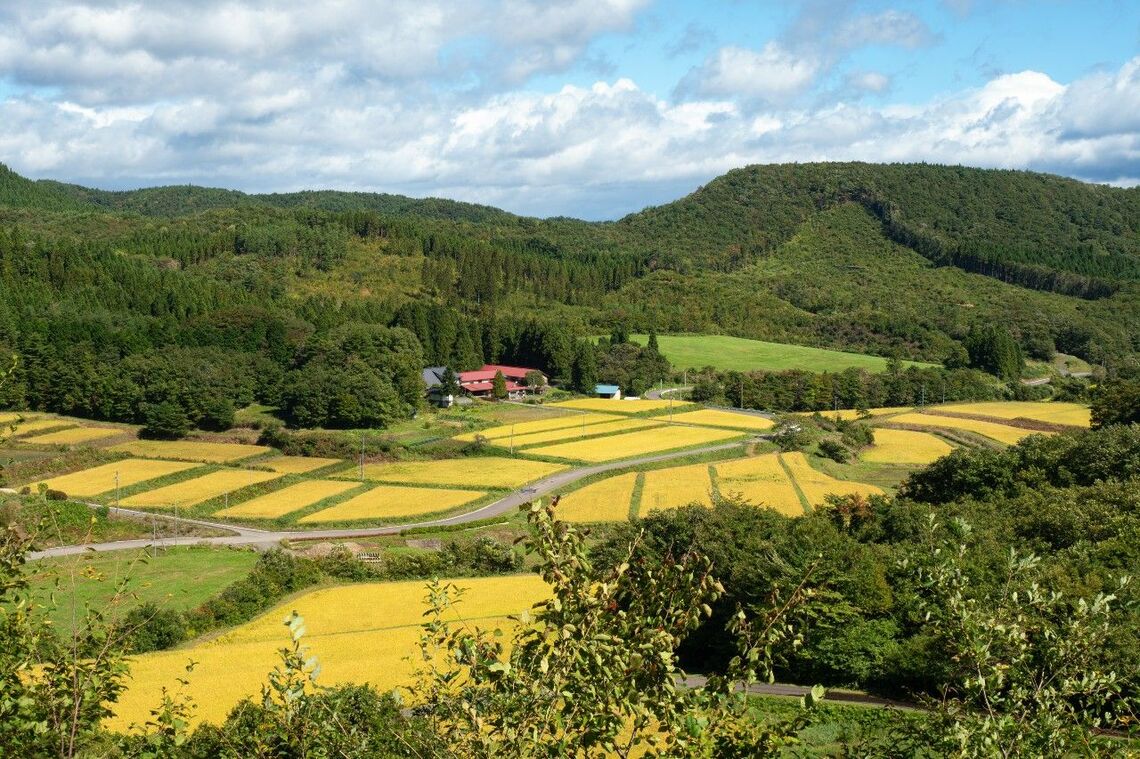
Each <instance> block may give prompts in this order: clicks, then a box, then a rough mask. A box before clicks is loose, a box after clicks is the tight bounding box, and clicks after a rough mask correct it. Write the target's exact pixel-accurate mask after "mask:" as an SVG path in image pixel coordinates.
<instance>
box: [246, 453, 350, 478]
mask: <svg viewBox="0 0 1140 759" xmlns="http://www.w3.org/2000/svg"><path fill="white" fill-rule="evenodd" d="M337 463H341V460H340V459H322V458H317V457H316V456H277V457H275V458H272V459H266V460H265V461H259V462H257V465H258V466H264V467H269V468H270V469H272V470H273V471H274V472H277V473H279V474H305V473H306V472H311V471H313V470H314V469H321V468H322V467H326V466H332V465H333V464H337Z"/></svg>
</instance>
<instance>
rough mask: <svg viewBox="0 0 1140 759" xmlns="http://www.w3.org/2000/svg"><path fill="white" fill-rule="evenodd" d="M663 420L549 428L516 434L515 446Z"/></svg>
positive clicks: (636, 427)
mask: <svg viewBox="0 0 1140 759" xmlns="http://www.w3.org/2000/svg"><path fill="white" fill-rule="evenodd" d="M660 426H661V422H660V421H658V420H655V419H618V420H617V421H615V422H602V423H601V424H590V425H587V426H585V427H567V428H565V429H561V430H549V431H547V432H532V433H530V434H529V435H515V437H514V446H515V448H518V447H519V446H524V445H539V444H541V443H556V442H559V441H561V440H573V439H574V438H580V437H588V436H592V435H605V434H609V433H613V432H629V431H631V430H642V429H647V428H649V427H660ZM510 444H511V438H500V439H499V440H496V441H495V445H498V446H502V447H504V448H506V447H507V446H509V445H510Z"/></svg>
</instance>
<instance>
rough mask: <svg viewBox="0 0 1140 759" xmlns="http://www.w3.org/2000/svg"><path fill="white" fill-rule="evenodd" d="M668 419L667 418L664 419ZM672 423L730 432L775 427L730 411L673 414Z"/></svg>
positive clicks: (752, 415)
mask: <svg viewBox="0 0 1140 759" xmlns="http://www.w3.org/2000/svg"><path fill="white" fill-rule="evenodd" d="M665 418H666V419H668V417H665ZM672 421H674V422H680V423H682V424H699V425H701V426H703V427H726V428H728V429H730V430H770V429H772V428H773V427H775V426H776V423H775V422H773V421H772V420H771V419H765V418H764V417H762V416H755V415H754V414H737V413H733V412H732V411H718V410H717V409H701V410H700V411H685V412H683V413H680V414H674V415H673V419H672Z"/></svg>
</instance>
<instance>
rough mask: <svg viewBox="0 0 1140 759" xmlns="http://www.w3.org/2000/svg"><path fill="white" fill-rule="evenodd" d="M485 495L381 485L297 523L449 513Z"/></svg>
mask: <svg viewBox="0 0 1140 759" xmlns="http://www.w3.org/2000/svg"><path fill="white" fill-rule="evenodd" d="M484 495H485V493H483V492H482V491H478V490H452V489H445V488H413V487H401V486H398V485H379V486H377V487H374V488H372V489H371V490H369V491H367V492H365V493H361V494H360V495H358V496H354V497H352V498H349V499H348V500H347V501H344V502H342V503H338V504H337V505H335V506H330V507H329V508H327V509H322V510H320V511H318V512H315V513H313V514H308V515H306V516H303V517H301V518H300V519H298V520H297V522H298V523H299V524H317V523H322V522H355V521H360V520H366V519H368V520H375V521H379V522H386V521H390V520H393V519H397V520H398V519H403V518H405V517H414V516H420V515H421V514H431V513H434V512H437V511H448V510H450V509H454V508H456V507H458V506H462V505H463V504H466V503H471V502H472V501H476V500H478V499H480V498H482V497H483V496H484Z"/></svg>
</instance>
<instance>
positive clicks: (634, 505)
mask: <svg viewBox="0 0 1140 759" xmlns="http://www.w3.org/2000/svg"><path fill="white" fill-rule="evenodd" d="M644 493H645V472H638V473H637V477H635V478H634V480H633V490H632V491H631V492H630V494H629V520H630V521H631V522H632V521H633V520H634V519H637V517H638V515H640V514H641V497H642V495H643V494H644Z"/></svg>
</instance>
